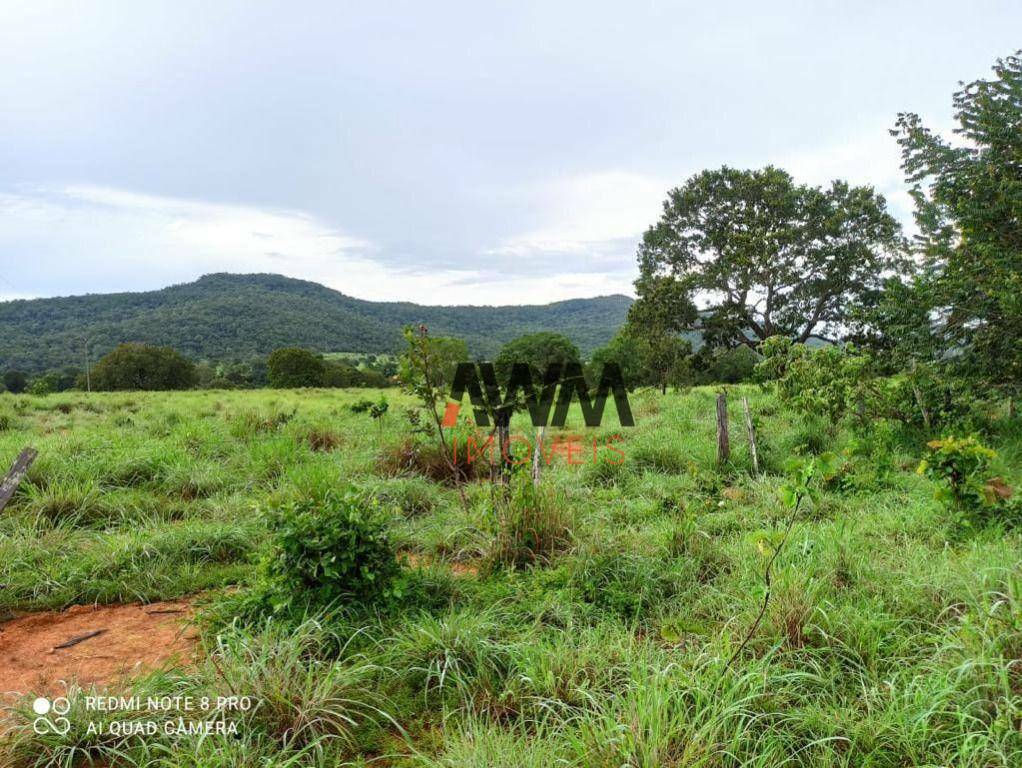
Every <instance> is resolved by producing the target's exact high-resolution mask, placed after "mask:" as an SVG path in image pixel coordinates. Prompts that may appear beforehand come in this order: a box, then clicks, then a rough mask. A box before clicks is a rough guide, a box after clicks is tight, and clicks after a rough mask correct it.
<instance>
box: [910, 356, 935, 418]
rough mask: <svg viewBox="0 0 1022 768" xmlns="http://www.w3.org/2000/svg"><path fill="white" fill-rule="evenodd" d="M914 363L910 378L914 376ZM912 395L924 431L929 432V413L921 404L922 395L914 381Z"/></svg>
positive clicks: (915, 365) (924, 405) (922, 403)
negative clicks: (921, 418) (920, 415)
mask: <svg viewBox="0 0 1022 768" xmlns="http://www.w3.org/2000/svg"><path fill="white" fill-rule="evenodd" d="M916 367H917V364H916V361H915V360H913V361H912V374H911V375H912V376H915V374H916ZM912 395H913V396H914V397H915V399H916V405H918V406H919V411H920V412H921V413H922V414H923V425H924V426H925V427H926V431H927V432H929V431H930V412H929V411H927V410H926V404H925V403H924V402H923V394H922V392H920V391H919V386H918V385H917V384H916V380H915V379H914V378H913V379H912Z"/></svg>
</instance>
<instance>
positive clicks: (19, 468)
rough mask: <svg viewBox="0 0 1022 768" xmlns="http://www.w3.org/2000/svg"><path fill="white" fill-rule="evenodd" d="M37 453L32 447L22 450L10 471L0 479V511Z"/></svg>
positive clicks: (16, 488)
mask: <svg viewBox="0 0 1022 768" xmlns="http://www.w3.org/2000/svg"><path fill="white" fill-rule="evenodd" d="M37 455H38V453H37V452H36V450H35V449H34V448H26V449H25V450H23V451H22V452H21V454H20V455H19V456H18V458H16V459H15V460H14V466H12V467H11V471H10V472H8V473H7V475H6V476H5V477H4V479H3V480H2V481H0V512H3V511H4V507H6V506H7V502H8V501H10V500H11V497H12V496H13V495H14V492H15V491H16V490H18V485H19V484H20V483H21V481H22V479H23V478H24V477H25V473H26V472H28V468H29V467H30V466H32V462H33V461H35V457H36V456H37Z"/></svg>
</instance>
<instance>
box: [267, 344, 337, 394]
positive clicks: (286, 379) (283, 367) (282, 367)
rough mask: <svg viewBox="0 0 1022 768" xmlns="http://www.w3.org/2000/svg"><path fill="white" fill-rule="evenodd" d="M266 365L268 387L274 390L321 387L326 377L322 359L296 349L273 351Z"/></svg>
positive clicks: (307, 351) (324, 364)
mask: <svg viewBox="0 0 1022 768" xmlns="http://www.w3.org/2000/svg"><path fill="white" fill-rule="evenodd" d="M266 365H267V376H268V378H269V381H270V386H271V387H273V388H274V389H292V388H296V387H321V386H323V381H324V378H325V376H326V363H324V362H323V358H322V357H321V356H319V355H317V354H316V353H315V352H310V351H309V350H307V349H299V348H298V347H285V348H283V349H275V350H274V351H273V352H272V353H271V354H270V357H269V359H268V360H267V361H266Z"/></svg>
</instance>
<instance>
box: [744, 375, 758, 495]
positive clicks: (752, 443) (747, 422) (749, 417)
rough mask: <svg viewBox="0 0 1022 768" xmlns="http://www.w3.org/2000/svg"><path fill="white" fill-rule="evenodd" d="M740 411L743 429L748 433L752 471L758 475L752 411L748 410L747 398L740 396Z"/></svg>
mask: <svg viewBox="0 0 1022 768" xmlns="http://www.w3.org/2000/svg"><path fill="white" fill-rule="evenodd" d="M742 409H743V410H744V411H745V429H746V431H747V432H748V433H749V454H750V455H751V456H752V471H753V472H754V473H756V474H757V475H758V474H759V452H758V451H757V450H756V428H755V427H754V426H753V425H752V411H750V410H749V398H747V397H745V396H744V395H743V396H742Z"/></svg>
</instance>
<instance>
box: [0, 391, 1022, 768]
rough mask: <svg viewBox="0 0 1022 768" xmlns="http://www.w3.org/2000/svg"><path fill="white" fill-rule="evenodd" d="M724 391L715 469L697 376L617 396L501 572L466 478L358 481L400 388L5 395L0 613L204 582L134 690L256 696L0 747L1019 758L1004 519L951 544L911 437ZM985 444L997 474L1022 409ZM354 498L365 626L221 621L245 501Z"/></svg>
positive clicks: (234, 579) (492, 529)
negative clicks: (248, 706) (169, 724)
mask: <svg viewBox="0 0 1022 768" xmlns="http://www.w3.org/2000/svg"><path fill="white" fill-rule="evenodd" d="M732 392H733V393H734V394H739V395H741V394H745V395H747V396H748V397H749V399H750V401H751V404H752V409H753V412H754V413H755V414H756V421H757V428H758V433H759V438H760V453H761V462H762V465H763V470H764V474H763V475H762V476H760V477H755V476H753V474H752V472H751V468H750V461H749V455H748V450H747V446H746V441H745V438H744V426H743V425H742V422H741V419H740V409H738V408H736V407H734V405H733V407H732V441H733V443H734V452H733V456H732V462H731V464H730V465H728V466H725V467H723V468H718V467H717V466H716V465H715V453H714V451H715V444H714V433H713V407H714V406H713V402H714V397H715V393H714V391H712V390H710V389H695V390H693V391H691V392H689V393H686V394H676V395H674V394H672V395H667V396H665V397H660V396H659V395H658V394H656V393H648V392H643V393H640V394H637V395H635V396H634V397H633V401H632V403H633V406H632V407H633V409H634V411H635V414H636V419H637V426H636V427H634V428H631V429H621V430H618V429H617V428H615V427H613V426H606V425H605V426H604V427H601V428H600V430H599V432H598V434H599V435H600V436H601V437H605V436H607V435H610V434H613V433H615V432H617V431H620V432H621V433H622V434H623V435H624V440H623V441H622V442H621V443H620V446H621V448H622V450H623V451H624V452H625V456H626V459H625V461H624V463H623V464H621V465H609V464H606V463H601V464H597V465H592V464H583V465H581V466H568V465H567V464H566V462H565V461H564V460H563V458H559V459H557V460H556V461H555V463H554V465H553V466H552V467H551V468H550V469H549V470H547V471H545V472H544V475H543V486H544V488H545V489H546V493H547V494H549V495H548V496H545V497H544V498H545V500H546V501H545V503H546V504H547V508H546V509H547V514H548V515H549V516H551V517H554V518H556V519H557V521H559V522H558V524H559V525H560V526H561V528H562V529H563V535H561V536H560V539H559V542H558V543H557V545H556V546H554V547H552V548H551V550H550V552H549V553H548V557H546V558H545V560H544V562H542V563H537V564H535V565H533V566H530V567H518V568H513V567H510V566H508V564H507V563H508V560H507V559H506V558H502V557H501V552H503V551H505V550H504V549H502V547H503V546H504V545H505V544H506V542H503V541H502V536H503V535H504V534H503V532H502V531H501V529H500V526H499V524H498V523H497V521H496V517H495V515H494V512H493V504H492V497H491V489H490V487H489V484H488V483H484V482H476V483H472V484H470V485H469V486H468V488H467V492H466V499H465V501H464V503H463V501H462V499H461V498H460V496H459V493H458V492H457V491H456V490H455V489H453V488H451V487H447V486H443V485H440V484H437V483H435V482H433V481H431V480H429V479H427V478H424V477H421V476H416V475H407V476H397V477H394V476H388V475H387V473H385V472H383V471H382V470H381V461H380V457H381V455H385V454H387V453H388V450H389V447H392V446H395V445H397V444H399V443H400V442H401V441H402V440H403V439H405V436H406V434H407V432H408V429H409V425H408V422H407V420H406V419H405V417H404V415H403V413H402V411H403V408H404V407H405V406H410V405H411V404H412V403H411V400H408V399H405V396H403V395H401V394H398V393H397V392H396V390H387V391H386V393H385V395H386V397H387V398H388V399H389V400H390V403H391V407H390V410H389V412H388V414H387V416H386V417H385V418H384V419H383V420H382V422H381V423H379V424H377V423H376V422H375V421H373V420H372V419H370V418H369V417H368V416H367V415H366V414H355V413H352V412H351V411H350V409H349V406H350V404H351V403H353V402H354V401H355V400H358V399H361V398H364V397H367V396H368V397H371V398H374V399H375V398H377V397H378V396H379V394H380V393H372V392H370V393H369V394H368V395H367V394H366V392H365V391H364V390H363V391H358V392H341V391H337V390H309V391H257V392H216V391H213V392H209V391H203V392H187V393H178V394H165V393H152V394H142V393H132V394H92V395H86V394H81V393H78V394H70V393H69V394H63V395H52V396H48V397H41V398H33V397H28V396H18V397H15V396H12V395H3V396H0V430H2V431H0V463H2V464H3V465H4V466H5V467H6V466H9V465H10V463H11V462H12V461H13V459H14V457H15V456H16V455H17V453H18V451H20V450H21V449H22V448H23V447H25V446H26V445H32V446H34V447H35V448H37V449H38V450H39V454H40V455H39V458H38V460H37V461H36V462H35V464H34V465H33V467H32V468H31V470H30V473H29V476H28V478H27V480H26V482H25V483H23V485H22V487H21V488H20V490H19V491H18V493H17V495H16V496H15V498H14V500H13V502H12V503H11V505H10V506H9V507H8V509H7V510H6V511H5V512H4V513H3V515H2V516H0V585H2V586H0V615H3V616H10V615H15V614H18V613H22V612H26V611H36V610H42V609H55V608H62V607H65V606H69V605H72V604H77V603H91V602H99V603H113V602H126V601H136V600H144V601H152V600H162V599H169V598H176V597H181V596H187V595H195V594H199V593H201V595H202V596H201V598H200V600H201V602H202V603H203V604H204V605H206V608H205V610H204V614H203V615H204V616H205V619H204V620H203V621H204V622H205V623H203V624H202V627H203V631H204V638H203V642H204V649H205V653H204V655H203V659H202V660H200V662H199V663H198V664H197V665H196V666H195V667H193V668H188V669H178V670H166V671H160V672H157V673H155V674H152V675H148V676H146V677H144V678H141V679H138V680H137V681H136V682H135V684H134V692H137V693H140V694H142V695H145V694H148V693H159V694H182V695H184V694H188V695H194V696H214V697H215V696H217V695H221V694H225V693H227V692H230V691H233V692H235V693H240V694H247V695H251V696H253V697H254V699H256V700H257V701H258V702H259V705H258V706H257V707H256V708H255V709H254V710H253V711H249V712H244V713H237V714H235V715H231V717H233V718H234V720H235V721H236V722H237V723H238V725H239V733H238V735H236V736H226V737H224V736H216V735H214V736H209V737H208V738H205V739H198V738H195V737H186V736H172V735H165V734H157V735H156V736H145V737H143V736H138V735H114V734H110V733H100V734H89V733H86V732H85V724H84V721H85V719H86V715H85V713H83V712H81V709H80V707H79V706H77V702H78V699H76V698H75V697H74V696H72V703H73V704H74V705H75V706H73V708H72V712H71V714H70V715H69V718H70V719H71V722H72V729H71V731H70V733H69V734H67V735H66V736H56V735H53V734H48V735H35V734H33V733H32V731H31V730H30V729H28V728H24V727H20V726H19V727H15V728H13V729H12V730H10V731H9V732H8V735H7V737H6V739H5V740H4V743H3V745H2V746H0V765H3V766H12V768H16V767H18V766H29V765H63V766H72V765H74V766H77V765H89V764H96V765H138V766H162V767H164V768H170V767H171V766H175V767H178V766H180V767H182V768H183V767H184V766H204V767H205V766H217V767H219V766H260V765H262V766H271V765H272V766H319V765H336V764H338V763H343V762H345V761H351V762H352V763H353V764H355V765H394V766H451V768H454V767H455V766H458V767H461V766H480V767H482V766H487V767H493V766H507V767H508V768H512V767H513V768H530V767H532V766H536V767H537V768H538V767H539V766H544V767H545V766H560V765H563V766H579V767H580V768H581V767H583V766H606V767H607V768H612V767H616V766H641V767H643V768H652V766H678V767H680V766H744V765H751V766H782V765H791V766H821V768H822V767H823V766H891V767H892V768H893V767H894V766H952V765H953V766H956V767H962V766H976V767H977V768H978V767H979V766H1006V767H1007V766H1019V765H1022V733H1020V724H1022V573H1020V571H1019V566H1020V562H1022V539H1020V536H1019V534H1018V533H1016V532H1010V531H1005V530H1001V529H1000V528H987V529H981V530H972V531H964V532H963V531H962V530H960V529H959V528H958V527H957V526H956V525H955V524H954V521H953V519H952V517H951V516H950V515H949V514H948V513H947V511H946V510H945V509H944V508H943V507H942V506H941V505H940V504H939V503H938V502H937V501H935V500H934V499H933V487H932V486H931V485H930V483H929V482H928V481H927V480H925V479H924V478H922V477H920V476H918V475H916V474H915V471H914V470H915V467H916V465H917V464H918V460H919V456H920V454H921V449H922V439H921V438H919V437H916V438H911V437H905V436H900V437H899V438H898V439H896V440H894V441H892V442H891V446H893V448H891V449H890V450H887V451H884V452H881V454H882V455H881V454H876V453H874V455H872V456H871V457H868V458H862V456H861V455H860V454H862V447H861V446H856V444H855V443H854V441H853V440H852V438H851V436H850V435H848V434H846V433H845V432H843V431H841V430H833V429H828V428H827V427H826V426H825V425H823V424H821V423H819V422H817V421H815V420H813V419H807V418H805V417H800V416H797V415H794V414H792V413H790V412H787V411H786V410H785V409H783V408H782V407H781V406H780V405H779V404H778V403H777V402H775V400H774V399H773V397H772V396H771V395H770V394H767V393H763V392H761V391H760V390H759V389H755V388H752V387H749V388H735V389H734V390H732ZM736 401H737V399H736V398H732V403H733V404H735V403H736ZM516 418H517V417H516ZM519 429H520V430H521V431H524V432H527V433H531V428H530V427H527V426H526V425H525V423H524V421H523V422H522V423H521V424H518V423H517V421H516V424H515V430H516V431H517V430H519ZM566 431H567V432H569V433H573V434H574V433H582V432H584V430H583V428H582V427H581V419H580V417H579V414H573V416H572V419H571V420H570V421H569V425H568V426H567V427H566ZM588 436H589V435H588V434H587V435H586V437H587V438H588ZM989 441H990V442H991V444H992V445H993V446H994V447H995V448H996V449H997V450H998V451H999V453H1000V456H1001V459H1000V461H1001V466H999V467H998V469H999V471H1000V473H1001V474H1002V475H1003V476H1004V477H1005V478H1006V479H1007V480H1008V481H1009V482H1010V483H1011V484H1013V485H1018V484H1019V482H1020V481H1022V426H1020V425H1019V424H1018V423H1002V424H1001V427H1000V431H999V433H998V434H995V435H993V436H992V437H991V438H990V439H989ZM825 450H830V451H836V452H839V453H841V452H848V454H849V456H850V457H849V458H848V460H847V463H846V465H845V468H844V469H843V471H842V473H841V475H840V476H839V479H838V480H836V481H834V482H831V483H828V485H827V486H826V488H825V489H824V490H823V491H822V493H821V495H820V498H819V500H818V501H817V502H816V503H814V504H812V505H810V506H809V507H807V508H806V509H805V510H804V513H803V514H802V516H801V518H800V519H799V520H798V522H797V523H796V525H795V527H794V529H793V531H792V534H791V538H790V540H789V542H788V544H787V546H786V547H785V549H784V550H783V552H782V554H781V555H780V557H779V559H778V561H777V564H776V566H775V573H774V576H775V579H774V592H773V597H772V600H771V602H770V605H769V608H768V610H767V613H766V616H765V618H764V621H763V623H762V625H761V627H760V629H759V630H758V632H757V633H756V634H755V636H754V637H753V638H752V640H751V642H750V644H749V646H748V648H747V649H746V650H745V651H744V652H743V653H742V654H741V656H740V657H739V658H738V659H736V661H735V663H734V664H733V665H732V666H730V667H727V665H726V661H727V659H728V658H729V657H730V656H731V654H732V653H733V652H734V650H735V649H736V647H737V645H738V643H740V642H741V639H742V638H743V637H744V635H745V632H746V630H747V629H748V627H749V626H750V625H751V624H752V622H753V620H754V618H755V616H756V614H757V612H758V610H759V606H760V602H761V600H762V595H763V569H764V566H765V564H766V561H767V559H768V556H769V554H770V553H771V552H772V548H773V547H774V546H776V543H777V541H778V538H779V536H780V533H781V531H782V529H783V527H784V523H785V519H786V516H787V510H786V508H785V507H783V506H782V504H781V503H780V501H779V498H778V489H779V487H780V485H781V484H782V482H783V478H782V476H781V472H782V466H783V465H784V462H785V460H786V459H787V458H788V457H790V456H793V455H799V454H802V455H808V454H812V453H814V452H821V451H825ZM878 455H879V456H880V458H877V456H878ZM348 484H354V485H356V486H358V487H359V488H361V489H364V490H365V491H367V492H370V493H372V494H373V495H374V496H375V498H377V499H378V500H379V503H380V505H381V508H382V509H383V510H384V512H385V514H386V515H387V516H388V519H389V525H390V530H391V535H392V538H393V542H394V546H395V549H396V550H397V553H398V557H399V559H400V560H401V561H402V563H403V565H402V567H403V568H405V569H409V570H414V571H416V572H417V573H416V579H415V581H414V589H412V590H410V591H409V593H408V594H407V595H406V596H405V597H404V598H403V600H402V601H401V602H399V603H398V604H397V605H396V606H394V607H390V608H388V609H386V610H379V611H377V612H364V613H352V612H346V611H337V612H333V613H331V614H328V615H326V616H310V617H309V619H308V620H307V621H304V622H302V621H300V620H297V619H295V618H294V617H293V616H292V617H289V618H288V619H287V620H283V619H281V620H278V621H274V620H262V621H256V622H254V623H240V622H239V623H235V624H233V625H232V624H231V623H230V613H231V610H232V605H234V604H235V602H236V601H237V600H238V597H239V595H243V594H244V592H245V588H246V587H245V585H246V584H247V583H248V582H249V581H250V580H251V579H252V577H253V574H254V572H255V569H256V563H257V561H258V559H259V557H260V554H261V552H262V551H263V548H264V546H265V544H266V538H267V537H266V528H265V518H264V514H263V512H264V510H266V509H269V508H272V507H273V506H275V505H276V504H278V503H279V502H281V501H282V500H286V499H291V498H300V497H302V496H304V495H306V494H310V493H313V492H315V491H318V490H322V489H323V488H324V487H331V486H337V487H344V486H346V485H348ZM230 585H241V588H240V591H237V590H234V589H231V590H226V589H225V588H226V587H228V586H230ZM10 716H11V717H12V718H14V719H15V720H16V721H18V722H24V723H27V722H29V721H30V720H31V714H30V713H29V710H28V708H27V705H25V706H23V707H20V708H19V709H18V710H17V711H15V712H13V713H12V714H11V715H10ZM104 717H105V718H106V720H107V721H109V720H117V719H118V718H120V719H129V718H130V717H131V716H130V715H119V714H117V713H108V714H106V715H104ZM93 761H94V762H93Z"/></svg>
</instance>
